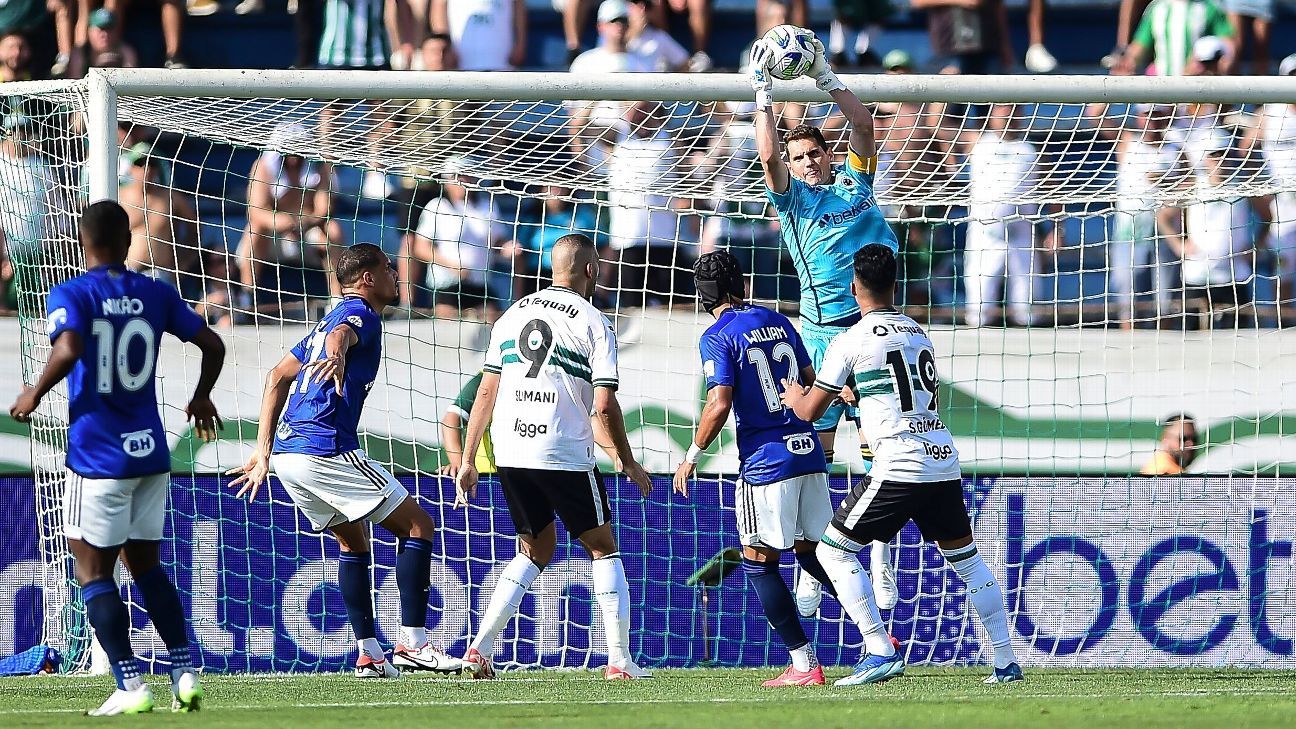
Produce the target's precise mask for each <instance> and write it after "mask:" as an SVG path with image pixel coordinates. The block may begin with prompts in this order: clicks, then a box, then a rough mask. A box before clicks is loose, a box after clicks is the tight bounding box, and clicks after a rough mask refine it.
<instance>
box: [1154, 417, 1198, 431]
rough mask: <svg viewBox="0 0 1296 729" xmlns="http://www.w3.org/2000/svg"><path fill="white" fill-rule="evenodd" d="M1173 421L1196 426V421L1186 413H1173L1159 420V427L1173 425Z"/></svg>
mask: <svg viewBox="0 0 1296 729" xmlns="http://www.w3.org/2000/svg"><path fill="white" fill-rule="evenodd" d="M1175 423H1185V424H1187V425H1191V426H1193V427H1194V428H1196V427H1197V421H1196V420H1194V419H1193V416H1191V415H1189V414H1188V413H1174V414H1173V415H1168V416H1166V418H1165V419H1164V420H1162V421H1161V427H1163V428H1164V427H1166V426H1170V425H1174V424H1175Z"/></svg>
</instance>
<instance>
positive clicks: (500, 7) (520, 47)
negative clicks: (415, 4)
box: [429, 0, 527, 71]
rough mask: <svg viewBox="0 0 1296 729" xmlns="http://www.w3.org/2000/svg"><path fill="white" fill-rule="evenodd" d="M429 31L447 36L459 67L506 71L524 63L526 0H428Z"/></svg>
mask: <svg viewBox="0 0 1296 729" xmlns="http://www.w3.org/2000/svg"><path fill="white" fill-rule="evenodd" d="M429 19H430V21H431V24H432V32H433V33H445V34H447V35H449V36H450V40H451V49H450V50H451V53H452V54H453V55H452V56H451V63H452V64H454V66H455V67H456V68H458V69H459V70H461V71H507V70H509V69H513V68H517V67H519V66H522V65H523V64H525V63H526V43H527V7H526V0H432V7H431V10H430V12H429Z"/></svg>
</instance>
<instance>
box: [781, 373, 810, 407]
mask: <svg viewBox="0 0 1296 729" xmlns="http://www.w3.org/2000/svg"><path fill="white" fill-rule="evenodd" d="M805 394H806V386H805V385H802V384H801V383H800V382H797V381H796V380H791V379H785V380H783V392H781V393H779V399H780V400H782V401H783V406H784V407H786V408H787V409H788V410H791V411H793V412H795V411H796V406H797V403H799V402H801V398H803V397H805Z"/></svg>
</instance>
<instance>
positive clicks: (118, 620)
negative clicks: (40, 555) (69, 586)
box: [81, 577, 142, 691]
mask: <svg viewBox="0 0 1296 729" xmlns="http://www.w3.org/2000/svg"><path fill="white" fill-rule="evenodd" d="M81 599H82V601H84V602H85V606H86V617H88V618H89V619H90V625H91V626H93V627H94V631H95V638H96V639H98V641H99V645H101V646H103V649H104V653H107V654H108V664H109V666H110V667H111V668H112V672H113V677H114V678H116V679H117V688H119V689H122V690H125V691H134V690H135V689H137V688H139V687H140V685H141V683H142V682H141V680H140V671H139V662H138V661H136V660H135V651H134V650H132V649H131V643H130V613H129V612H128V611H127V610H126V603H124V602H122V599H121V592H119V591H118V589H117V581H116V580H114V579H113V578H111V577H104V578H102V579H98V580H92V581H90V582H88V583H86V584H84V585H82V586H81Z"/></svg>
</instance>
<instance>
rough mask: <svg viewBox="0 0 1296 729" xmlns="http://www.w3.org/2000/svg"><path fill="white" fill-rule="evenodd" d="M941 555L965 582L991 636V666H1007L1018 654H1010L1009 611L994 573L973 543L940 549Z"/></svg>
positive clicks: (987, 632)
mask: <svg viewBox="0 0 1296 729" xmlns="http://www.w3.org/2000/svg"><path fill="white" fill-rule="evenodd" d="M941 555H942V556H944V557H945V561H946V562H949V563H950V566H951V567H953V568H954V571H955V572H957V573H958V576H959V577H961V578H963V581H964V582H966V583H967V591H968V598H969V599H971V600H972V608H973V609H974V610H976V614H977V617H979V618H980V619H981V627H983V628H985V632H986V635H988V636H990V645H992V646H994V667H995V668H1007V667H1008V664H1009V663H1015V662H1016V661H1017V654H1016V653H1013V649H1012V635H1011V634H1010V633H1009V632H1008V611H1007V610H1005V609H1004V596H1003V590H1002V589H1001V588H1000V587H999V581H998V580H996V579H995V576H994V573H993V572H991V571H990V568H989V567H987V566H986V563H985V562H984V561H982V560H981V555H980V554H978V553H977V549H976V544H975V543H973V544H969V545H968V546H966V547H962V548H960V549H955V550H952V551H946V550H944V549H942V550H941Z"/></svg>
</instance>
